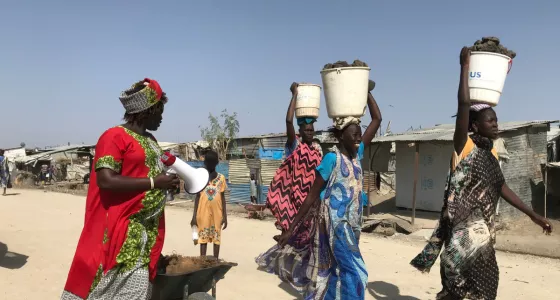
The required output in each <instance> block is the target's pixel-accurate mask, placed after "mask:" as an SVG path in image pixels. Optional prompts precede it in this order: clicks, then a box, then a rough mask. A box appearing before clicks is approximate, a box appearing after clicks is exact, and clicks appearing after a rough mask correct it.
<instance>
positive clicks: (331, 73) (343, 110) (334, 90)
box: [321, 67, 371, 118]
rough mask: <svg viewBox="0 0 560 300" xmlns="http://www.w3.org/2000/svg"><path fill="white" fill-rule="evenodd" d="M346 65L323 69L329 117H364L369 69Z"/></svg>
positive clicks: (322, 76) (322, 77) (322, 74)
mask: <svg viewBox="0 0 560 300" xmlns="http://www.w3.org/2000/svg"><path fill="white" fill-rule="evenodd" d="M370 70H371V69H370V68H367V67H345V68H335V69H327V70H323V71H321V79H322V80H323V91H324V93H325V102H326V103H327V113H328V115H329V118H337V117H350V116H352V117H362V116H363V115H364V114H365V112H366V106H367V94H368V83H369V71H370Z"/></svg>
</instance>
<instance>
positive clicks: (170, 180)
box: [154, 172, 180, 190]
mask: <svg viewBox="0 0 560 300" xmlns="http://www.w3.org/2000/svg"><path fill="white" fill-rule="evenodd" d="M179 184H180V181H179V177H177V175H175V174H169V175H168V174H166V173H165V172H162V173H160V174H159V175H158V176H156V177H155V178H154V187H155V188H156V189H164V190H174V189H176V188H177V187H178V186H179Z"/></svg>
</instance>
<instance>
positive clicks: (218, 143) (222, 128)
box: [200, 109, 239, 159]
mask: <svg viewBox="0 0 560 300" xmlns="http://www.w3.org/2000/svg"><path fill="white" fill-rule="evenodd" d="M208 121H210V125H209V126H208V127H201V128H200V135H201V137H202V139H203V140H204V141H206V142H207V143H208V145H210V147H212V149H214V150H215V151H216V152H217V153H218V156H219V157H220V159H226V158H227V157H226V156H227V153H228V150H229V148H230V146H232V142H233V141H234V139H235V138H236V137H237V134H238V133H239V121H237V113H236V112H234V113H233V114H231V115H230V114H228V112H227V110H226V109H224V110H223V111H222V113H221V114H220V115H219V116H214V115H213V114H212V113H210V115H209V116H208Z"/></svg>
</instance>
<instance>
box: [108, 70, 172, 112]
mask: <svg viewBox="0 0 560 300" xmlns="http://www.w3.org/2000/svg"><path fill="white" fill-rule="evenodd" d="M140 85H143V86H145V87H144V88H143V89H141V90H140V91H138V92H136V93H134V94H130V95H129V93H130V92H131V91H133V90H135V89H137V88H138V87H139V86H140ZM162 96H163V90H162V89H161V87H160V86H159V83H158V82H157V81H155V80H153V79H149V78H145V79H144V80H142V81H139V82H137V83H135V84H133V85H132V87H130V89H128V90H126V91H123V92H122V93H121V96H120V97H119V99H120V100H121V103H122V105H123V106H124V109H125V110H126V113H127V114H136V113H139V112H142V111H145V110H146V109H148V108H150V107H152V105H154V104H156V103H158V102H159V101H161V100H162ZM163 101H165V102H167V98H165V97H164V98H163ZM165 102H164V104H165Z"/></svg>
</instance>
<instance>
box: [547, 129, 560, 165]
mask: <svg viewBox="0 0 560 300" xmlns="http://www.w3.org/2000/svg"><path fill="white" fill-rule="evenodd" d="M546 141H547V154H548V159H547V160H548V162H558V161H560V126H556V127H551V128H550V131H548V133H547V134H546Z"/></svg>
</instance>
